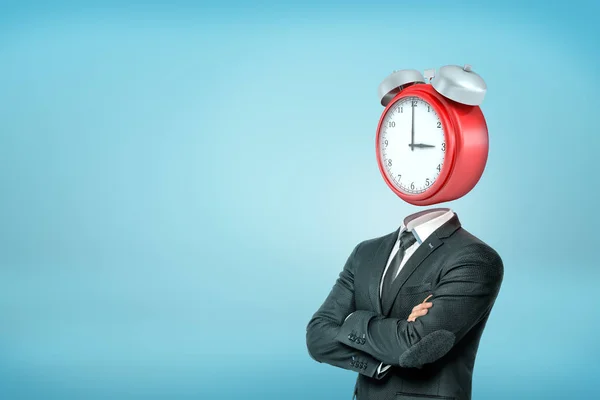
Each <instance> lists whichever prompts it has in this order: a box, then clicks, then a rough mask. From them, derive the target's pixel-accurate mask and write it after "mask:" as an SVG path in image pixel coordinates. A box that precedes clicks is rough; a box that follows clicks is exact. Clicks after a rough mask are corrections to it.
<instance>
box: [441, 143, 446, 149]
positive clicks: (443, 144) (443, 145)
mask: <svg viewBox="0 0 600 400" xmlns="http://www.w3.org/2000/svg"><path fill="white" fill-rule="evenodd" d="M442 151H446V143H445V142H444V143H442Z"/></svg>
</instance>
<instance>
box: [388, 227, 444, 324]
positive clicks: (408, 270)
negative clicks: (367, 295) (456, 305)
mask: <svg viewBox="0 0 600 400" xmlns="http://www.w3.org/2000/svg"><path fill="white" fill-rule="evenodd" d="M442 244H443V242H442V241H441V240H440V239H438V237H437V236H435V235H431V236H430V237H428V238H427V240H425V241H424V242H423V243H421V245H420V246H419V247H418V248H417V250H416V251H415V252H414V253H413V254H412V256H411V257H410V258H409V259H408V261H407V262H406V264H404V266H403V267H402V269H401V270H400V272H399V273H398V276H397V277H396V279H394V283H393V284H392V287H391V289H390V294H389V296H390V298H389V299H386V300H388V301H385V302H383V315H388V314H389V312H390V310H391V308H392V305H393V304H394V299H395V298H396V295H397V294H398V291H399V290H400V288H401V287H402V286H404V284H405V283H406V281H407V280H408V278H409V277H410V276H411V275H412V273H413V272H415V270H416V269H417V268H418V267H419V265H421V263H423V261H425V259H426V258H427V257H429V255H430V254H431V253H433V252H434V251H435V249H437V248H438V247H439V246H441V245H442ZM386 297H387V296H386Z"/></svg>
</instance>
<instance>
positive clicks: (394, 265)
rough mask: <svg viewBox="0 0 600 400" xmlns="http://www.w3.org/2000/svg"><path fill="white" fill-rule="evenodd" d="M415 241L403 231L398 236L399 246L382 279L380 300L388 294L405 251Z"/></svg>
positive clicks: (411, 235) (413, 237)
mask: <svg viewBox="0 0 600 400" xmlns="http://www.w3.org/2000/svg"><path fill="white" fill-rule="evenodd" d="M416 241H417V239H415V235H413V233H412V232H409V231H406V230H405V231H404V232H402V234H401V235H400V245H399V247H398V251H397V252H396V255H395V256H394V258H392V261H391V262H390V266H389V267H388V269H387V271H385V276H384V277H383V287H382V289H381V298H382V299H384V298H386V296H388V295H389V294H390V293H389V291H390V289H391V287H392V283H394V279H395V278H396V274H397V272H398V269H399V268H400V264H401V263H402V259H403V258H404V253H405V252H406V250H407V249H408V248H409V247H410V246H412V245H413V244H415V242H416Z"/></svg>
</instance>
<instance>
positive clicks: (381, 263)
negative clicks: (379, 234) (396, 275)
mask: <svg viewBox="0 0 600 400" xmlns="http://www.w3.org/2000/svg"><path fill="white" fill-rule="evenodd" d="M399 233H400V228H398V229H397V230H396V231H395V232H392V233H390V234H389V235H387V236H384V237H383V239H382V240H381V243H380V244H379V247H378V248H377V250H376V251H375V254H373V257H372V258H371V261H370V263H369V264H370V265H371V268H370V271H371V272H370V275H369V297H370V299H371V303H372V304H373V307H374V309H375V311H376V312H377V313H378V314H381V298H380V297H379V286H380V284H381V279H382V277H383V271H384V269H385V266H386V265H387V261H388V258H389V256H390V253H391V252H392V248H393V247H394V244H395V243H396V240H398V234H399Z"/></svg>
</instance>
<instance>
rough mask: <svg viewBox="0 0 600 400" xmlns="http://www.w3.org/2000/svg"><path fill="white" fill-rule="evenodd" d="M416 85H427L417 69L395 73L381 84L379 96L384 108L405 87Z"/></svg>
mask: <svg viewBox="0 0 600 400" xmlns="http://www.w3.org/2000/svg"><path fill="white" fill-rule="evenodd" d="M414 83H425V79H424V78H423V75H421V73H420V72H419V71H417V70H416V69H402V70H400V71H394V72H392V73H391V74H390V75H388V77H387V78H385V79H384V80H383V82H381V83H380V84H379V88H378V95H379V101H380V102H381V105H382V106H384V107H385V106H387V105H388V103H389V102H390V101H391V100H392V99H393V98H394V97H395V96H396V95H397V94H398V93H399V92H400V91H401V90H402V89H404V88H405V87H407V86H410V85H412V84H414Z"/></svg>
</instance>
